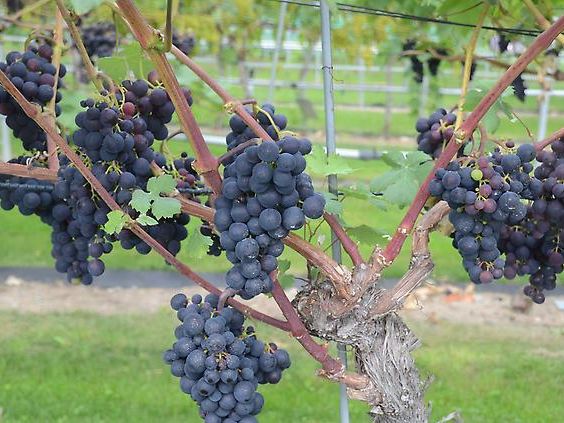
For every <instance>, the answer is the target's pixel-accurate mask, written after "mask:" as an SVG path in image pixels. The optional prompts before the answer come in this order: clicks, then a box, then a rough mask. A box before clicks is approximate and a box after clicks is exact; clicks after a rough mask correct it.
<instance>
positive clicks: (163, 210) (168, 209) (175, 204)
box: [151, 197, 180, 219]
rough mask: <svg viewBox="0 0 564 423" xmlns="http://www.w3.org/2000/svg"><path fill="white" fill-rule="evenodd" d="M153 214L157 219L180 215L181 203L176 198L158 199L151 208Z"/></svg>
mask: <svg viewBox="0 0 564 423" xmlns="http://www.w3.org/2000/svg"><path fill="white" fill-rule="evenodd" d="M151 212H152V213H153V216H155V217H156V218H157V219H161V218H163V217H172V216H174V215H175V214H178V213H180V201H178V200H177V199H176V198H165V197H159V198H156V199H155V200H154V201H153V205H152V206H151Z"/></svg>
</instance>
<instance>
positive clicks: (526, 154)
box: [429, 140, 564, 303]
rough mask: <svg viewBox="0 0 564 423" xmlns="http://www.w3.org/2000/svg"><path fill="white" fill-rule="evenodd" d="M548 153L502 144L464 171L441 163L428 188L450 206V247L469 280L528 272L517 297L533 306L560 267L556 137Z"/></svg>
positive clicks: (561, 163) (562, 153) (562, 161)
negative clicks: (527, 299)
mask: <svg viewBox="0 0 564 423" xmlns="http://www.w3.org/2000/svg"><path fill="white" fill-rule="evenodd" d="M551 148H552V151H541V152H538V153H537V152H536V151H535V147H534V146H533V145H531V144H523V145H520V146H519V147H518V148H516V147H515V145H514V144H513V143H512V142H507V143H506V144H505V148H504V150H503V151H502V150H501V149H500V148H497V149H496V150H495V151H494V152H493V153H492V154H491V155H488V156H482V157H479V158H478V159H477V160H474V159H468V160H470V162H469V163H468V165H467V166H461V165H460V164H459V163H458V162H451V163H449V165H448V166H447V167H446V168H445V169H439V170H438V171H437V172H436V174H435V178H434V179H433V180H432V181H431V183H430V186H429V191H430V194H431V195H432V196H434V197H436V198H438V199H442V200H445V201H447V203H448V204H449V207H450V208H451V212H450V214H449V220H450V222H451V223H452V224H453V226H454V234H453V237H454V241H453V245H454V247H455V248H457V249H458V250H459V252H460V254H461V256H462V258H463V265H464V268H465V269H466V270H467V272H468V274H469V276H470V279H471V280H472V281H473V282H475V283H489V282H491V281H492V280H493V279H499V278H501V277H503V276H505V277H506V278H508V279H513V278H514V277H515V276H517V275H530V278H529V282H530V285H528V286H526V287H525V289H524V292H525V294H526V295H528V296H529V297H531V298H532V299H533V301H535V302H536V303H542V302H544V299H545V297H544V294H543V292H542V291H543V290H544V289H553V288H554V287H555V284H556V278H557V274H558V273H561V272H562V268H563V264H564V256H563V255H562V247H563V244H562V241H561V235H563V234H562V222H563V221H564V207H563V198H564V184H563V183H562V179H563V177H564V158H563V157H564V140H559V141H556V142H554V143H553V144H552V146H551ZM535 158H536V160H537V161H538V162H539V163H540V165H538V166H536V167H535V162H534V160H535ZM504 257H505V258H504Z"/></svg>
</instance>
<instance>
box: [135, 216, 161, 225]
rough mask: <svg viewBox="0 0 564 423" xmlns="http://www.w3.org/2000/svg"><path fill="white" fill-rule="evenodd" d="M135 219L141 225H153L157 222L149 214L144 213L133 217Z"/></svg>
mask: <svg viewBox="0 0 564 423" xmlns="http://www.w3.org/2000/svg"><path fill="white" fill-rule="evenodd" d="M135 221H136V222H137V223H139V224H140V225H143V226H153V225H158V224H159V222H157V221H156V220H155V219H153V218H152V217H151V216H147V215H146V214H140V215H139V217H138V218H137V219H135Z"/></svg>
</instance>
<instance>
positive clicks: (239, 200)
mask: <svg viewBox="0 0 564 423" xmlns="http://www.w3.org/2000/svg"><path fill="white" fill-rule="evenodd" d="M266 109H268V110H269V112H272V114H273V113H274V108H273V107H272V106H270V107H267V106H263V110H266ZM264 114H265V112H261V113H259V115H258V116H257V118H258V120H259V122H261V123H263V124H266V121H267V120H270V119H267V118H264V117H261V115H264ZM277 116H280V115H274V118H272V119H273V120H274V121H276V120H277V119H276V117H277ZM278 120H281V119H280V118H278ZM284 123H285V119H284ZM230 125H231V128H232V129H233V133H232V134H234V133H238V134H239V136H230V135H231V134H230V135H228V136H227V141H228V146H229V147H231V148H233V147H234V145H238V143H239V142H241V141H242V140H244V139H246V135H245V134H246V133H247V131H248V128H247V127H246V125H245V124H244V122H243V121H242V119H241V118H239V117H238V116H233V117H232V118H231V121H230ZM284 126H285V125H284ZM239 137H240V138H239ZM230 139H231V141H230ZM310 152H311V142H310V141H309V140H307V139H298V138H295V137H293V136H284V137H283V138H282V139H280V140H279V141H264V142H262V143H261V144H259V145H258V146H257V145H249V146H247V147H246V148H245V149H244V151H243V152H241V153H240V154H239V155H237V156H236V157H235V158H232V160H231V161H230V162H229V163H228V164H226V166H225V169H224V177H225V178H224V180H223V185H222V195H221V196H219V197H218V198H217V199H216V201H215V204H214V207H215V209H216V213H215V218H214V223H215V227H216V229H217V230H218V231H219V232H220V237H219V238H220V243H221V246H222V247H223V248H224V249H225V250H226V256H227V259H228V260H229V261H230V262H231V263H233V267H232V268H231V269H230V270H229V271H228V272H227V275H226V283H227V285H228V286H229V287H230V288H232V289H234V290H235V291H236V292H237V293H238V294H239V295H240V296H241V297H242V298H244V299H249V298H253V297H255V296H256V295H258V294H260V293H267V292H270V291H271V290H272V280H271V278H270V276H269V274H270V272H272V271H274V270H275V269H276V268H277V267H278V260H277V257H279V256H280V255H281V254H282V252H283V250H284V244H283V243H282V240H283V239H284V238H285V237H286V236H287V235H288V234H289V232H290V231H291V230H296V229H299V228H301V227H302V226H303V225H304V224H305V218H306V217H309V218H312V219H317V218H319V217H321V216H322V214H323V209H324V207H325V199H324V198H323V196H321V195H319V194H316V193H315V191H314V189H313V184H312V181H311V178H310V177H309V175H308V174H307V173H304V170H305V168H306V161H305V158H304V156H305V155H307V154H309V153H310Z"/></svg>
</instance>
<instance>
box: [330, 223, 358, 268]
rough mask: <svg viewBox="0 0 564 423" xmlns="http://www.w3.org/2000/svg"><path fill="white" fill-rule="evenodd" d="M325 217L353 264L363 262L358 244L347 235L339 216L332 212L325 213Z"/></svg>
mask: <svg viewBox="0 0 564 423" xmlns="http://www.w3.org/2000/svg"><path fill="white" fill-rule="evenodd" d="M323 217H324V219H325V221H326V222H327V224H328V225H329V227H330V228H331V229H332V230H333V232H334V233H335V235H336V236H337V238H338V239H339V241H340V242H341V245H342V246H343V248H344V249H345V251H346V252H347V254H348V255H349V256H350V258H351V260H352V262H353V264H354V265H355V266H359V265H360V264H361V263H363V262H364V260H363V259H362V256H361V254H360V251H359V249H358V245H357V244H356V242H354V241H353V240H352V239H351V238H350V237H349V236H348V235H347V233H346V232H345V229H344V228H343V227H342V226H341V224H340V223H339V221H338V220H337V217H336V216H335V215H332V214H330V213H324V214H323Z"/></svg>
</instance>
